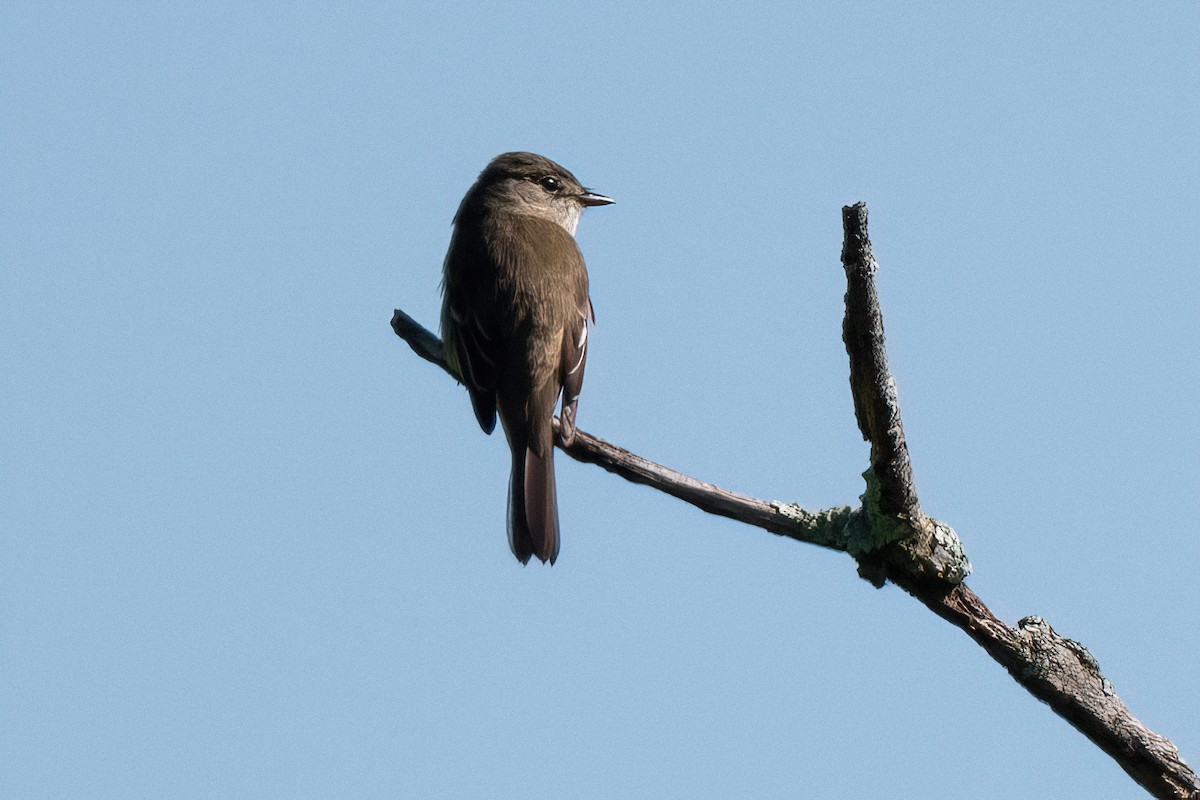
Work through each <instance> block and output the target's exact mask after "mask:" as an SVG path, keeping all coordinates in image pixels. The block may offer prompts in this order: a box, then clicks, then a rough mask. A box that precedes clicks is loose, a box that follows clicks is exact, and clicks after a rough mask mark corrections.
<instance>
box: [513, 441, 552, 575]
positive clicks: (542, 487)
mask: <svg viewBox="0 0 1200 800" xmlns="http://www.w3.org/2000/svg"><path fill="white" fill-rule="evenodd" d="M512 450H513V458H512V473H511V474H510V475H509V478H508V544H509V546H510V547H511V548H512V551H513V555H515V556H516V557H517V560H519V561H520V562H521V563H522V564H527V563H529V557H530V556H537V557H538V558H539V559H540V560H541V561H543V562H545V561H549V562H550V563H551V564H553V563H554V560H555V559H557V558H558V496H557V491H556V490H555V487H554V445H553V444H551V445H550V446H549V447H547V448H546V455H545V456H539V455H538V454H537V453H535V452H534V451H533V449H532V448H530V447H520V446H517V445H514V446H513V448H512Z"/></svg>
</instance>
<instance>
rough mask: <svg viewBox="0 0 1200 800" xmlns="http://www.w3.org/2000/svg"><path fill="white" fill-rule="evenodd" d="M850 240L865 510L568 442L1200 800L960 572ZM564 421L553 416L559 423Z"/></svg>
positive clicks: (1049, 637)
mask: <svg viewBox="0 0 1200 800" xmlns="http://www.w3.org/2000/svg"><path fill="white" fill-rule="evenodd" d="M842 222H843V226H844V229H845V241H844V246H843V250H842V263H843V266H844V267H845V270H846V281H847V289H846V318H845V322H844V325H843V338H844V340H845V343H846V352H847V354H848V355H849V357H850V388H851V392H852V394H853V396H854V410H855V416H856V418H857V419H858V425H859V429H860V430H861V431H862V434H863V438H864V439H866V440H867V441H869V442H870V443H871V466H870V468H869V469H868V470H867V471H866V472H865V473H864V475H863V477H864V478H865V479H866V481H867V488H866V491H865V492H864V494H863V495H862V498H861V499H862V506H861V507H860V508H854V509H851V508H850V507H848V506H843V507H839V508H831V509H825V510H818V511H810V510H806V509H803V508H800V507H799V506H796V505H794V504H791V503H785V502H780V501H765V500H758V499H755V498H753V497H747V496H745V495H741V494H737V493H736V492H731V491H728V490H726V489H722V488H720V487H718V486H714V485H712V484H710V483H704V482H703V481H699V480H696V479H695V478H691V477H689V476H687V475H684V474H682V473H679V472H676V471H674V470H672V469H668V468H667V467H664V466H662V465H660V464H656V463H654V462H653V461H649V460H647V459H644V458H642V457H641V456H638V455H635V454H634V453H631V452H629V451H628V450H624V449H622V448H620V447H617V446H616V445H613V444H609V443H608V442H606V441H604V440H603V439H599V438H597V437H594V436H592V435H590V434H587V433H584V432H583V431H577V433H576V436H575V441H574V442H573V443H572V444H571V445H570V446H568V447H562V445H561V443H560V445H559V446H560V447H562V449H563V450H564V452H566V454H567V455H569V456H571V457H572V458H574V459H576V460H578V461H582V462H585V463H589V464H596V465H598V466H601V467H603V468H604V469H606V470H608V471H609V472H613V473H616V474H617V475H620V476H621V477H623V478H625V479H626V480H629V481H633V482H634V483H640V484H644V485H646V486H652V487H654V488H656V489H659V490H660V491H663V492H666V493H667V494H670V495H672V496H673V497H677V498H679V499H680V500H683V501H685V502H688V503H691V504H692V505H694V506H696V507H697V508H700V509H702V510H704V511H707V512H709V513H712V514H719V515H721V516H724V517H729V518H731V519H736V520H739V521H741V522H744V523H747V524H749V525H755V526H757V527H759V528H763V529H765V530H768V531H771V532H772V533H776V534H779V535H781V536H787V537H789V538H792V539H796V540H798V541H802V542H808V543H809V544H815V545H820V546H821V547H827V548H830V549H833V550H842V551H845V552H847V553H849V554H850V555H852V556H854V558H855V559H856V561H857V562H858V565H859V573H860V574H861V575H862V576H863V577H864V578H867V579H868V580H870V581H871V582H872V583H874V584H876V585H877V586H882V585H883V584H884V583H885V582H886V581H891V582H892V583H895V584H896V585H897V586H900V587H901V588H903V589H904V590H905V591H906V592H908V593H909V594H910V595H912V596H913V597H915V598H917V599H918V600H920V601H921V602H922V603H924V604H925V605H926V606H927V607H928V608H929V609H930V610H931V611H933V612H934V613H935V614H937V615H938V616H939V617H941V618H942V619H944V620H946V621H947V622H949V623H951V624H953V625H955V626H957V627H959V628H961V629H962V630H963V631H964V632H965V633H966V634H967V635H968V636H970V637H971V638H972V639H973V640H974V641H975V642H976V643H977V644H979V646H980V647H982V648H983V649H984V650H985V651H987V653H988V654H989V655H990V656H991V657H992V658H994V659H995V660H996V661H998V662H999V663H1000V664H1001V665H1002V666H1003V667H1004V668H1005V669H1007V670H1008V672H1009V674H1010V675H1012V677H1013V679H1014V680H1016V681H1017V683H1019V684H1021V685H1022V686H1024V687H1025V689H1026V690H1028V691H1029V692H1030V694H1032V695H1033V696H1034V697H1037V698H1038V699H1039V700H1042V701H1043V702H1045V703H1046V704H1047V705H1049V706H1050V707H1051V708H1052V709H1053V710H1054V711H1055V713H1057V714H1058V715H1059V716H1061V717H1062V718H1063V719H1065V720H1067V722H1069V723H1070V724H1071V725H1073V726H1074V727H1075V728H1076V729H1077V730H1078V731H1079V732H1080V733H1082V734H1083V735H1085V736H1087V737H1088V738H1089V739H1090V740H1092V741H1093V742H1094V743H1095V744H1096V745H1097V746H1098V747H1099V748H1100V749H1101V750H1103V751H1104V752H1105V753H1107V754H1108V755H1109V756H1111V757H1112V758H1113V760H1115V761H1116V762H1117V763H1118V764H1120V765H1121V767H1122V768H1123V769H1124V770H1125V771H1126V772H1128V773H1129V775H1130V776H1131V777H1133V779H1134V780H1135V781H1137V782H1138V783H1139V784H1141V785H1142V786H1143V787H1144V788H1145V789H1146V790H1147V791H1149V792H1150V793H1151V794H1152V795H1154V796H1155V797H1161V798H1179V799H1182V798H1189V799H1190V800H1198V799H1200V779H1197V776H1196V774H1195V773H1194V772H1192V770H1191V769H1189V768H1188V766H1187V764H1185V763H1184V762H1183V759H1181V758H1180V756H1179V750H1178V749H1177V748H1176V747H1175V745H1174V744H1172V743H1171V741H1170V740H1169V739H1167V738H1165V737H1163V736H1160V735H1158V734H1157V733H1154V732H1153V731H1151V730H1149V729H1148V728H1146V727H1145V726H1144V725H1143V724H1142V723H1141V722H1139V721H1138V720H1137V719H1136V718H1134V716H1133V715H1132V714H1130V713H1129V709H1128V708H1126V707H1125V704H1124V703H1123V702H1122V701H1121V699H1120V698H1119V697H1118V696H1117V694H1116V692H1115V691H1114V690H1113V687H1112V685H1111V684H1110V683H1109V682H1108V680H1107V679H1106V678H1105V677H1104V676H1103V675H1102V674H1101V673H1100V667H1099V665H1098V664H1097V663H1096V660H1095V658H1093V657H1092V655H1091V654H1090V653H1089V652H1088V651H1087V649H1086V648H1085V647H1084V646H1083V645H1081V644H1079V643H1078V642H1076V641H1073V640H1071V639H1067V638H1065V637H1063V636H1060V635H1059V634H1058V633H1056V632H1055V631H1054V629H1053V628H1051V627H1050V625H1049V624H1047V623H1046V622H1045V621H1044V620H1042V619H1041V618H1040V617H1025V618H1024V619H1022V620H1020V621H1019V622H1018V623H1017V627H1015V628H1010V627H1009V626H1007V625H1005V624H1004V622H1002V621H1001V620H1000V619H998V618H997V617H996V616H995V615H994V614H992V612H991V611H990V610H988V608H987V606H986V605H984V603H983V601H982V600H980V599H979V597H978V596H977V595H976V594H975V593H974V592H972V591H971V590H970V589H969V588H968V587H967V586H966V584H965V583H963V582H962V581H963V579H964V578H965V577H966V576H967V575H968V574H969V573H970V569H971V568H970V563H969V562H968V561H967V558H966V556H965V554H964V553H963V550H962V545H961V543H960V542H959V539H958V536H957V535H956V534H955V533H954V531H953V530H951V529H950V527H949V526H947V525H945V524H943V523H940V522H938V521H937V520H934V519H931V518H929V517H928V516H926V515H925V513H924V511H922V509H921V505H920V501H919V499H918V496H917V491H916V485H915V483H914V481H913V473H912V463H911V460H910V459H909V455H908V446H907V444H906V443H905V440H904V426H903V424H902V422H901V419H900V407H899V403H898V401H897V395H896V384H895V381H894V379H893V378H892V374H891V371H890V369H889V368H888V363H887V353H886V351H885V349H884V338H883V314H882V312H881V310H880V307H879V298H878V294H877V292H876V289H875V280H874V275H875V272H876V270H877V269H878V264H877V263H876V261H875V258H874V256H873V255H872V253H871V243H870V239H869V238H868V236H867V208H866V206H865V205H864V204H862V203H859V204H857V205H854V206H847V207H845V208H843V209H842ZM392 329H393V330H394V331H395V332H396V335H398V336H399V337H400V338H402V339H404V341H406V342H408V344H409V346H410V347H412V349H413V351H414V352H416V353H417V355H419V356H421V357H422V358H424V359H425V360H427V361H430V362H432V363H434V364H436V365H437V366H439V367H441V368H442V369H443V370H445V371H446V372H447V373H448V374H450V376H451V377H453V378H455V379H457V377H458V376H456V375H454V373H453V372H452V371H451V370H450V368H449V367H448V366H447V364H446V361H445V359H444V358H443V356H442V343H441V341H440V340H439V339H438V338H437V337H436V336H434V335H433V334H432V333H430V332H429V331H427V330H425V328H423V327H421V325H419V324H418V323H416V322H415V321H414V320H413V319H412V318H411V317H409V316H408V315H407V314H405V313H404V312H403V311H400V310H397V311H396V313H395V315H394V316H393V317H392ZM556 424H557V421H556Z"/></svg>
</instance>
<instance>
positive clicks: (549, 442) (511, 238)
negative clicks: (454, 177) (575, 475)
mask: <svg viewBox="0 0 1200 800" xmlns="http://www.w3.org/2000/svg"><path fill="white" fill-rule="evenodd" d="M613 202H614V201H613V200H612V198H609V197H605V196H604V195H602V194H597V193H595V192H593V191H591V190H589V189H586V188H584V187H583V186H582V185H581V184H580V182H579V181H578V180H577V179H576V178H575V176H574V175H572V174H571V172H570V171H568V170H567V169H565V168H564V167H562V166H560V165H559V164H556V163H555V162H554V161H551V160H550V159H549V158H546V157H545V156H540V155H536V154H534V153H526V152H513V153H503V154H501V155H498V156H496V157H495V158H493V159H492V160H491V161H490V162H489V163H488V165H487V166H486V167H485V168H484V170H483V172H481V173H480V174H479V178H478V179H477V180H476V181H475V183H474V184H473V185H472V186H471V188H470V189H469V190H468V191H467V193H466V195H465V196H464V197H463V200H462V203H461V204H460V205H459V207H458V212H457V213H456V214H455V216H454V227H453V233H452V235H451V237H450V246H449V248H448V250H447V252H446V260H445V262H444V263H443V267H442V313H441V335H442V341H443V343H444V352H445V355H446V360H447V362H448V364H449V365H450V368H451V369H452V370H453V371H454V372H455V373H456V374H457V375H458V378H459V381H460V382H461V383H462V384H463V385H464V386H465V387H466V389H467V392H468V393H469V395H470V398H471V406H472V408H473V409H474V412H475V418H476V420H478V422H479V427H480V428H482V429H483V431H484V433H487V434H491V433H492V431H493V430H494V429H495V426H496V418H497V417H499V419H500V424H501V425H502V426H503V429H504V434H505V437H506V439H507V440H508V446H509V449H510V450H511V451H512V468H511V472H510V474H509V486H508V515H507V528H508V543H509V546H510V547H511V549H512V552H513V555H515V556H516V557H517V560H518V561H520V562H521V563H522V564H528V563H529V559H530V558H531V557H534V556H536V557H537V558H538V560H540V561H541V562H543V563H549V564H551V565H553V564H554V562H555V560H556V559H557V558H558V553H559V540H560V536H559V522H558V498H557V491H556V489H555V482H554V434H553V429H552V427H551V417H552V416H553V414H554V408H555V406H556V405H557V404H558V402H559V397H560V396H561V398H562V405H561V410H560V412H559V423H560V424H559V435H560V436H561V439H562V442H563V444H564V445H570V444H571V442H572V441H574V438H575V430H576V428H575V417H576V413H577V411H578V407H579V395H580V391H581V389H582V387H583V372H584V366H585V364H586V363H587V348H588V327H589V325H591V324H592V323H594V322H595V318H596V315H595V311H594V309H593V308H592V301H591V298H590V296H589V293H588V274H587V268H586V267H585V266H584V261H583V254H582V253H581V252H580V250H579V246H578V245H577V244H576V242H575V230H576V228H577V226H578V225H579V218H580V216H581V215H582V213H583V210H584V209H585V208H588V207H591V206H605V205H609V204H610V203H613Z"/></svg>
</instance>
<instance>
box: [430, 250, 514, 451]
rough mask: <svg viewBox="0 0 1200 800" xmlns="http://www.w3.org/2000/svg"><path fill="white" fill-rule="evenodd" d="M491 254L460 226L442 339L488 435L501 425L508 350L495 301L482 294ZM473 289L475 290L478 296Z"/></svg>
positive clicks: (451, 257) (450, 259) (447, 277)
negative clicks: (500, 391) (499, 395)
mask: <svg viewBox="0 0 1200 800" xmlns="http://www.w3.org/2000/svg"><path fill="white" fill-rule="evenodd" d="M485 258H486V256H485V255H484V253H483V250H482V248H481V247H479V246H478V245H477V244H475V243H472V242H469V241H466V240H465V239H464V237H463V236H462V235H461V233H460V231H459V230H457V229H456V230H455V235H454V237H453V238H452V239H451V242H450V250H449V252H448V253H447V254H446V264H445V267H444V270H443V282H442V292H443V301H442V340H443V342H444V343H445V347H446V356H447V359H448V360H449V361H450V362H451V365H452V366H453V367H454V368H455V370H456V372H457V373H458V375H459V380H461V381H462V383H463V385H464V386H466V387H467V392H468V393H469V394H470V395H471V407H472V408H473V409H474V411H475V418H476V419H477V420H478V421H479V427H480V428H482V429H483V431H484V433H489V434H490V433H491V432H492V431H493V430H495V428H496V387H497V385H498V383H499V379H500V373H501V370H502V364H503V357H504V348H503V343H502V342H501V340H500V335H499V331H498V328H497V325H496V322H495V320H494V301H493V300H491V299H490V298H486V297H479V296H478V294H479V293H480V292H481V291H484V288H483V286H485V284H484V285H481V282H480V281H479V280H478V277H477V276H478V274H479V272H480V271H482V270H485V269H486V265H485V264H484V263H483V259H485ZM473 293H474V294H473Z"/></svg>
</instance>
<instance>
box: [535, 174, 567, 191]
mask: <svg viewBox="0 0 1200 800" xmlns="http://www.w3.org/2000/svg"><path fill="white" fill-rule="evenodd" d="M538 183H539V184H540V185H541V187H542V188H543V189H545V190H546V191H547V192H557V191H558V190H559V189H560V188H561V187H562V181H560V180H559V179H558V178H556V177H554V176H553V175H546V176H545V177H542V178H538Z"/></svg>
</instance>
